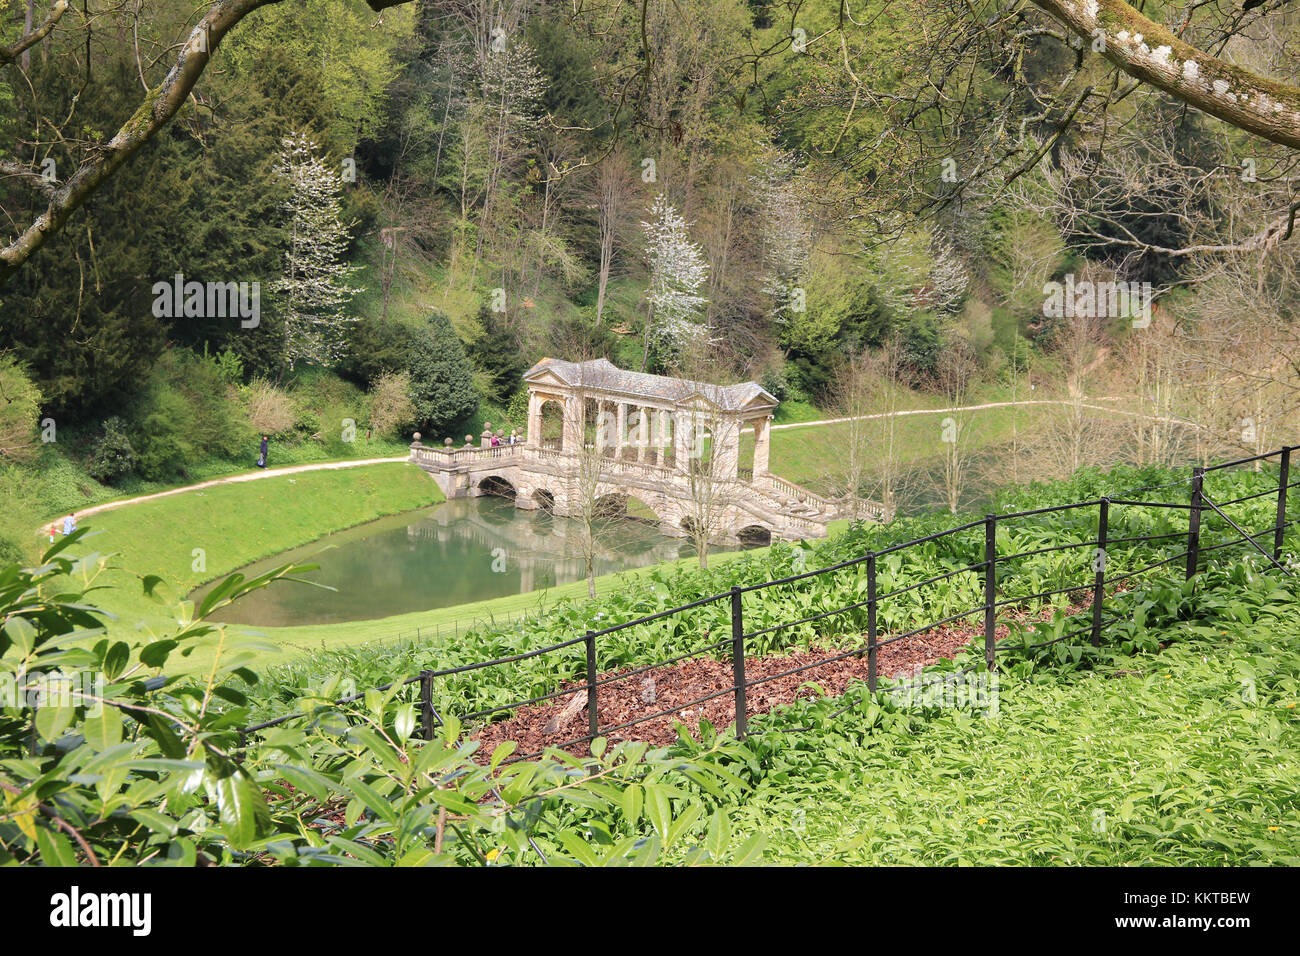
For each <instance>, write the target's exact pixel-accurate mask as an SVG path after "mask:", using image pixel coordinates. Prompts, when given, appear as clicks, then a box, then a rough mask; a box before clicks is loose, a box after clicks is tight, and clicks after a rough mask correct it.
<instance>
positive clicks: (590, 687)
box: [586, 631, 600, 738]
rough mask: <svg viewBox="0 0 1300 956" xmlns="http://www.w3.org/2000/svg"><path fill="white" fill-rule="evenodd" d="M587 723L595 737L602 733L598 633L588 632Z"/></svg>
mask: <svg viewBox="0 0 1300 956" xmlns="http://www.w3.org/2000/svg"><path fill="white" fill-rule="evenodd" d="M586 643H587V725H588V727H590V728H591V736H592V737H593V738H595V737H598V736H599V735H600V733H599V728H600V715H599V714H598V713H597V712H596V633H595V632H594V631H588V632H587V641H586Z"/></svg>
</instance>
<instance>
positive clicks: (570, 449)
mask: <svg viewBox="0 0 1300 956" xmlns="http://www.w3.org/2000/svg"><path fill="white" fill-rule="evenodd" d="M524 381H525V382H527V383H528V393H529V394H528V436H527V440H526V441H524V442H521V443H519V444H516V445H508V444H507V445H498V446H496V447H492V446H491V445H490V435H489V434H488V433H486V432H485V433H484V436H483V444H482V445H481V446H480V447H477V448H476V447H473V446H471V445H467V446H465V447H463V448H451V447H449V446H448V447H444V448H430V447H426V446H424V445H422V444H421V443H420V440H419V437H418V436H417V438H416V441H415V442H414V443H413V444H412V445H411V461H412V462H414V463H415V464H417V465H419V466H420V467H421V468H423V469H425V470H426V471H428V472H430V473H431V474H433V476H434V477H435V478H436V479H437V481H438V484H439V485H440V486H441V488H442V490H443V492H444V494H446V496H447V497H448V498H458V497H464V496H474V495H479V494H483V493H485V492H487V491H499V492H503V493H506V494H511V493H513V496H514V499H515V506H516V507H519V508H545V509H547V510H551V511H554V512H555V513H556V514H559V515H571V514H574V513H576V512H577V511H578V509H579V508H580V506H581V498H582V496H583V495H590V496H594V497H595V498H596V499H598V501H599V503H600V506H601V511H602V513H606V514H609V513H626V510H627V505H628V502H629V500H630V499H632V498H635V499H637V500H638V501H640V502H641V503H642V504H644V505H645V506H646V507H647V508H648V509H649V510H650V511H651V512H653V513H654V515H655V517H656V519H657V520H658V526H659V530H660V532H661V533H663V534H667V535H672V536H675V537H682V536H685V535H686V534H688V532H689V529H690V526H691V523H692V522H693V521H698V522H704V523H705V524H704V525H702V526H707V527H708V528H709V529H710V532H711V537H714V538H715V539H716V540H718V541H721V542H728V543H734V542H737V541H741V540H763V539H769V540H770V539H772V538H786V539H789V540H796V539H799V538H810V537H811V538H817V537H825V535H826V527H827V524H828V523H829V522H830V521H831V520H833V519H834V518H836V517H838V508H837V506H836V505H835V504H834V503H833V502H831V501H828V500H827V499H825V498H822V497H821V496H819V495H816V494H814V493H813V492H811V491H809V490H808V489H806V488H802V487H800V486H799V485H796V484H794V483H792V482H789V481H785V480H783V479H781V478H778V477H776V476H775V475H772V474H769V473H768V470H767V467H768V451H769V441H770V435H771V425H770V422H771V418H772V411H773V410H774V409H775V408H776V405H777V400H776V399H775V398H773V397H772V396H771V395H770V394H768V393H767V392H766V391H764V390H763V389H762V388H760V387H759V386H758V385H756V384H755V383H753V382H745V383H743V384H739V385H725V386H717V385H706V384H702V383H697V382H688V381H685V380H683V379H675V378H667V377H664V376H660V375H645V374H642V373H639V372H626V371H623V370H621V369H618V368H616V367H615V366H614V365H612V364H611V363H610V362H608V361H607V360H605V359H597V360H596V361H593V362H580V363H575V362H562V361H557V360H554V359H543V360H542V361H541V362H539V363H538V364H537V365H536V366H534V367H533V368H532V369H530V370H529V371H528V372H527V373H526V374H525V375H524ZM548 405H558V406H559V408H560V418H561V420H560V422H559V423H558V430H559V432H560V435H559V436H558V440H556V439H555V438H551V437H543V435H544V428H545V425H546V424H547V422H546V420H545V419H546V416H545V412H546V407H547V406H548ZM593 413H594V414H593ZM593 425H594V429H593V427H592V426H593ZM746 427H752V428H753V430H754V458H753V463H752V467H750V468H743V469H742V468H741V467H740V460H739V458H740V456H739V452H740V433H741V431H742V430H743V429H744V428H746ZM593 431H594V434H593ZM706 449H707V450H706ZM593 469H594V470H593Z"/></svg>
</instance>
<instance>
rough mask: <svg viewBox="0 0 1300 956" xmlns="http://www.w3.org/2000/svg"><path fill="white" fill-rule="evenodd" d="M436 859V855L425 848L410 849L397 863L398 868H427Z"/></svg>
mask: <svg viewBox="0 0 1300 956" xmlns="http://www.w3.org/2000/svg"><path fill="white" fill-rule="evenodd" d="M436 859H437V854H435V853H434V852H433V850H432V849H430V848H429V847H427V846H417V847H412V848H411V849H410V850H407V851H406V853H405V854H403V856H402V858H401V859H400V860H398V861H397V865H398V866H428V865H429V864H430V863H432V862H433V861H434V860H436Z"/></svg>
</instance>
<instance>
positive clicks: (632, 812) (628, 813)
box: [623, 783, 645, 827]
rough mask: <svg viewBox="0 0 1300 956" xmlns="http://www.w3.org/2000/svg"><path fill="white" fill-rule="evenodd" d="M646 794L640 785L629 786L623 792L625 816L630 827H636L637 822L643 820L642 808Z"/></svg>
mask: <svg viewBox="0 0 1300 956" xmlns="http://www.w3.org/2000/svg"><path fill="white" fill-rule="evenodd" d="M644 800H645V794H644V793H643V791H642V789H641V786H640V784H635V783H632V784H628V787H627V789H626V790H624V791H623V815H624V816H625V817H627V822H628V825H629V826H633V827H634V826H636V824H637V821H638V820H640V819H641V806H642V804H643V803H644Z"/></svg>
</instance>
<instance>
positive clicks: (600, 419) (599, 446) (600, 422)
mask: <svg viewBox="0 0 1300 956" xmlns="http://www.w3.org/2000/svg"><path fill="white" fill-rule="evenodd" d="M604 420H605V400H604V399H603V398H598V399H596V437H595V442H596V454H597V455H602V454H604V452H605V439H606V438H608V437H609V436H608V435H606V434H605V428H604ZM583 430H584V431H585V430H586V429H583ZM583 437H584V438H585V437H586V436H585V435H584V436H583Z"/></svg>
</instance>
